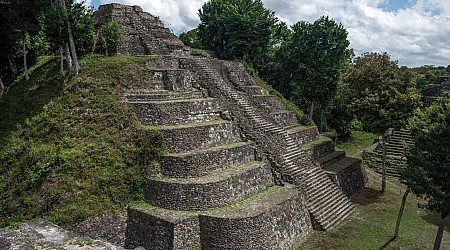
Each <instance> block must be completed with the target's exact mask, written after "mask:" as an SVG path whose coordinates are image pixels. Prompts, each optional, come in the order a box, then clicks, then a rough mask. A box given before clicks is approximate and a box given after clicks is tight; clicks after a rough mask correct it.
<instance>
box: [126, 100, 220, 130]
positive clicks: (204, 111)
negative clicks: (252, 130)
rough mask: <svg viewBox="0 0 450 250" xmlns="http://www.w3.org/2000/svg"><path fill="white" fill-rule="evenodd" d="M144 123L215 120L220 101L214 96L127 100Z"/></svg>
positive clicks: (161, 123)
mask: <svg viewBox="0 0 450 250" xmlns="http://www.w3.org/2000/svg"><path fill="white" fill-rule="evenodd" d="M129 103H130V104H131V105H132V106H133V107H134V109H135V111H136V114H137V116H138V118H139V120H140V121H141V123H142V124H144V125H150V126H158V125H178V124H186V123H193V122H206V121H212V120H217V119H219V117H220V112H221V111H222V107H221V103H220V101H219V100H217V99H214V98H200V99H184V100H172V101H146V102H129Z"/></svg>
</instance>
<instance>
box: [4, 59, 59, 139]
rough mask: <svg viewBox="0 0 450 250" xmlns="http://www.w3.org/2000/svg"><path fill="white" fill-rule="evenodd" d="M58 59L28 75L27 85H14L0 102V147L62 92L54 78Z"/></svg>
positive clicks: (51, 60) (22, 82)
mask: <svg viewBox="0 0 450 250" xmlns="http://www.w3.org/2000/svg"><path fill="white" fill-rule="evenodd" d="M58 66H59V65H58V59H57V58H54V59H50V60H48V61H46V62H44V63H42V65H40V66H39V67H37V68H36V69H34V70H32V71H31V72H30V81H29V82H25V81H24V80H22V81H19V82H17V83H15V84H14V85H13V86H11V87H10V88H9V89H8V91H7V92H6V93H5V94H4V95H3V96H2V97H1V98H0V145H2V143H6V138H7V137H8V135H9V134H10V133H11V132H13V131H15V130H16V129H17V125H23V124H24V122H25V120H26V119H28V118H31V117H33V116H35V115H36V114H38V113H39V112H41V111H42V108H43V107H44V106H45V105H46V104H47V103H49V102H50V100H52V99H53V98H55V97H57V96H59V95H60V94H61V93H62V90H63V85H62V83H63V80H62V79H61V78H60V77H59V76H58V70H59V67H58Z"/></svg>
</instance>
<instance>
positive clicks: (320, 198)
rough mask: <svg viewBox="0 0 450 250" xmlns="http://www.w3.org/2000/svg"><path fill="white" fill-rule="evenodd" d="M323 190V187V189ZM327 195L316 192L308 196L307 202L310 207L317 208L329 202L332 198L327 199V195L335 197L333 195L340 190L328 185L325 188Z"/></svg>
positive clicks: (337, 193)
mask: <svg viewBox="0 0 450 250" xmlns="http://www.w3.org/2000/svg"><path fill="white" fill-rule="evenodd" d="M324 191H325V189H324ZM326 191H327V195H323V194H322V193H318V194H316V195H315V196H313V197H309V198H308V202H309V205H310V207H311V208H319V207H322V206H324V205H323V204H325V203H326V204H328V203H331V202H332V200H329V199H328V198H329V197H335V195H339V194H340V190H339V189H338V188H332V187H331V186H330V188H329V189H326Z"/></svg>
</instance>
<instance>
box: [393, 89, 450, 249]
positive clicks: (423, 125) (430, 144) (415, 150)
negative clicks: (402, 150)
mask: <svg viewBox="0 0 450 250" xmlns="http://www.w3.org/2000/svg"><path fill="white" fill-rule="evenodd" d="M409 129H410V131H411V133H412V135H413V137H414V145H413V146H412V147H411V149H410V150H409V152H408V153H407V163H408V167H406V168H404V169H401V171H400V173H401V180H402V182H403V183H405V184H406V185H408V187H409V188H410V189H411V191H412V192H413V193H414V194H415V195H417V196H419V197H422V198H424V199H426V201H427V203H426V204H422V206H423V207H424V208H426V209H428V210H430V211H436V212H438V213H440V214H441V223H440V225H439V229H438V234H437V236H436V242H435V248H434V249H439V247H438V246H436V244H440V238H442V230H443V228H441V227H443V226H444V225H443V221H444V220H445V219H446V218H447V216H448V214H449V213H450V93H448V92H447V94H446V96H445V98H441V99H440V100H439V101H438V102H437V103H435V104H434V105H432V106H430V107H427V108H426V109H425V110H424V111H423V112H421V111H419V112H417V113H416V115H415V116H414V117H413V118H411V120H410V124H409ZM441 224H442V225H441ZM439 234H440V235H439ZM439 237H440V238H439ZM436 247H437V248H436Z"/></svg>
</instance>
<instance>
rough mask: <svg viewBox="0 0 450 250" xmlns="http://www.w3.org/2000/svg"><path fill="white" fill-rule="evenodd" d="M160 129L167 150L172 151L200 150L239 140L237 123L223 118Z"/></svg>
mask: <svg viewBox="0 0 450 250" xmlns="http://www.w3.org/2000/svg"><path fill="white" fill-rule="evenodd" d="M160 129H161V130H162V132H163V133H164V138H165V139H166V144H167V150H168V151H169V152H174V153H178V152H183V151H190V150H201V149H204V148H208V147H214V146H218V145H222V144H229V143H233V142H237V141H240V140H241V136H240V131H239V128H238V127H237V125H236V124H234V123H232V122H229V121H225V120H217V121H211V122H206V123H194V124H184V125H179V126H163V127H161V128H160Z"/></svg>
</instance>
